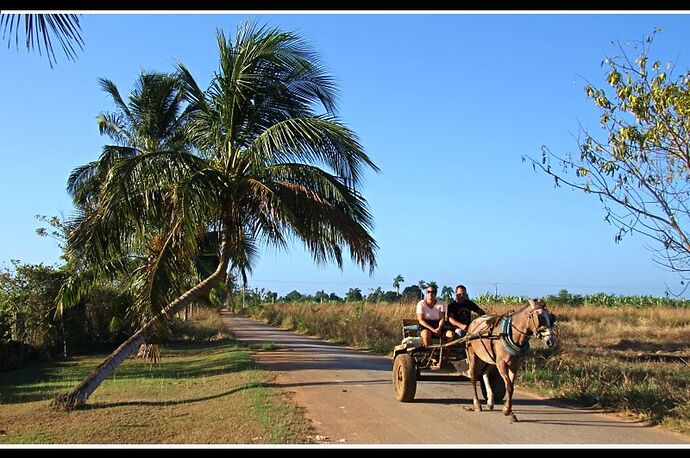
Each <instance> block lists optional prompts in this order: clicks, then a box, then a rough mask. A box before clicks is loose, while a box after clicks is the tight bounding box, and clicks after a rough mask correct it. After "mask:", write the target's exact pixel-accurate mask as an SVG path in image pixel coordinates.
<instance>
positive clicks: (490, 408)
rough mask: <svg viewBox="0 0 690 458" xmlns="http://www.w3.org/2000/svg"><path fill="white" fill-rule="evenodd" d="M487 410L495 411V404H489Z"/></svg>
mask: <svg viewBox="0 0 690 458" xmlns="http://www.w3.org/2000/svg"><path fill="white" fill-rule="evenodd" d="M486 408H487V409H489V410H494V405H493V404H487V405H486Z"/></svg>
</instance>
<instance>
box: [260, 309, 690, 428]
mask: <svg viewBox="0 0 690 458" xmlns="http://www.w3.org/2000/svg"><path fill="white" fill-rule="evenodd" d="M547 305H548V304H547ZM482 307H484V308H485V309H486V310H487V312H488V313H489V314H492V315H496V314H502V313H506V312H508V311H509V310H510V307H511V306H510V305H505V304H493V305H488V306H485V305H483V306H482ZM513 307H516V305H513ZM549 308H550V310H552V311H553V312H554V313H555V314H556V316H557V331H558V333H559V336H560V340H561V342H560V344H559V345H558V346H557V347H556V348H553V349H549V350H547V349H545V348H544V347H543V346H542V345H541V344H539V343H535V344H534V345H533V353H532V355H531V357H529V358H528V359H527V361H526V363H525V365H524V368H523V370H522V371H520V372H519V373H518V380H517V384H516V386H517V387H518V388H526V389H531V390H534V391H536V392H538V393H540V394H542V395H544V396H548V397H552V398H554V399H560V400H563V401H569V402H574V403H577V404H579V405H583V406H586V407H597V408H603V409H606V410H609V411H613V412H619V413H625V414H629V415H632V416H634V417H636V418H639V419H641V420H646V421H649V422H650V423H652V424H659V425H663V426H665V427H667V428H669V429H672V430H675V431H679V432H682V433H685V434H690V398H689V397H688V393H689V392H690V370H689V369H690V368H689V365H690V309H688V308H666V307H659V308H634V307H625V308H615V309H614V308H608V307H592V306H583V307H568V306H549ZM246 311H247V312H249V313H250V314H252V315H254V316H255V317H257V318H260V319H263V320H264V321H267V322H268V323H271V324H274V325H279V326H283V327H286V328H290V329H293V330H295V331H297V332H301V333H307V334H311V335H315V336H318V337H320V338H324V339H329V340H333V341H336V342H339V343H344V344H348V345H353V346H356V347H360V348H364V349H368V350H372V351H375V352H377V353H382V354H390V352H391V349H392V348H393V347H394V346H395V345H397V344H398V343H400V339H401V331H400V323H401V320H402V319H403V318H414V307H413V305H412V304H402V305H400V304H398V305H364V304H355V305H353V304H349V305H285V304H282V305H266V306H263V307H252V308H249V309H246Z"/></svg>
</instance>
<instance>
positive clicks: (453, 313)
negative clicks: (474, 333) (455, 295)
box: [447, 299, 486, 324]
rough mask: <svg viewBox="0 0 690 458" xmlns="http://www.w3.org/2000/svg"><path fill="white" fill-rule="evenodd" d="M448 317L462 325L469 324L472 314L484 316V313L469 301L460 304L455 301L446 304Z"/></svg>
mask: <svg viewBox="0 0 690 458" xmlns="http://www.w3.org/2000/svg"><path fill="white" fill-rule="evenodd" d="M447 307H448V317H453V318H455V319H456V320H458V321H459V322H461V323H462V324H470V321H472V312H475V313H477V314H478V315H480V316H481V315H486V312H485V311H484V310H482V308H481V307H479V306H478V305H477V304H475V303H474V302H472V301H471V300H469V299H465V300H464V301H462V303H458V302H456V301H453V302H451V303H450V304H448V306H447Z"/></svg>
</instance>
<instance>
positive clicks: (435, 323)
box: [416, 285, 446, 346]
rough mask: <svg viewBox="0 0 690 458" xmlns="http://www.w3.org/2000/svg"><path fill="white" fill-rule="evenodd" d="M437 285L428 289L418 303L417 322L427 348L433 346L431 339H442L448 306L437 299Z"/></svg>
mask: <svg viewBox="0 0 690 458" xmlns="http://www.w3.org/2000/svg"><path fill="white" fill-rule="evenodd" d="M437 291H438V289H437V288H436V285H429V286H427V287H426V296H425V298H424V299H422V300H421V301H419V302H417V308H416V312H417V321H419V329H420V335H421V336H422V343H423V344H424V345H425V346H428V345H431V338H432V336H434V337H441V332H442V329H443V324H444V323H445V321H446V320H445V314H446V305H445V304H444V303H443V302H441V301H439V300H438V299H437V298H436V292H437Z"/></svg>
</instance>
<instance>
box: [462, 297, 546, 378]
mask: <svg viewBox="0 0 690 458" xmlns="http://www.w3.org/2000/svg"><path fill="white" fill-rule="evenodd" d="M538 310H543V309H541V308H538V309H535V310H532V311H531V312H530V313H529V319H530V320H531V319H532V317H533V316H535V315H536V316H537V326H536V327H537V332H536V333H535V334H536V335H539V334H540V333H541V332H543V330H544V329H546V328H548V327H549V325H550V324H551V323H550V321H551V320H549V319H548V318H546V324H545V325H544V326H540V319H539V318H540V317H539V316H538V315H539V314H538V313H537V311H538ZM515 313H517V312H513V313H511V314H509V315H504V316H502V317H501V319H500V320H499V321H495V322H494V323H493V324H492V325H491V326H490V328H489V334H488V335H482V333H481V331H480V332H479V334H478V335H477V336H476V337H475V338H477V339H481V340H482V346H483V347H484V350H485V351H486V353H487V354H488V355H489V357H490V358H491V360H492V361H493V363H494V364H496V355H495V354H494V352H493V351H492V349H491V348H490V347H491V346H488V347H487V344H486V342H484V341H485V340H496V339H500V340H501V344H502V345H503V348H504V349H505V351H506V352H508V353H509V354H510V355H511V356H523V355H526V354H527V353H529V351H530V345H529V339H528V340H526V341H525V343H524V344H522V345H518V344H517V343H516V342H515V340H514V339H513V329H514V330H516V331H517V332H519V333H520V334H523V335H527V336H529V334H527V333H525V332H523V331H521V330H520V329H518V328H516V327H515V326H514V325H513V315H514V314H515ZM497 324H500V327H501V329H500V332H499V333H498V334H497V335H494V334H492V331H493V330H494V328H495V327H496V325H497Z"/></svg>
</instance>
